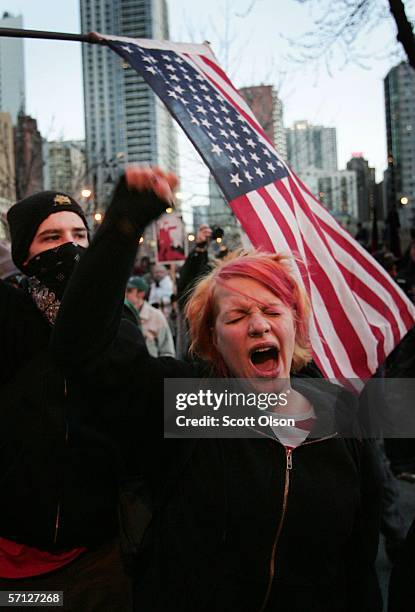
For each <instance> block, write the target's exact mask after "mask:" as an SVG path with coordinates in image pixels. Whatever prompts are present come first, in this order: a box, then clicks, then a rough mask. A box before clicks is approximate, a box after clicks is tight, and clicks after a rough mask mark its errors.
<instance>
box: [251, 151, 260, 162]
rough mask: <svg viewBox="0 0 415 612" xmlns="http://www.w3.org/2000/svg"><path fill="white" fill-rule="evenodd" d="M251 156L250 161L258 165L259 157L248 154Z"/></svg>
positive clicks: (254, 154)
mask: <svg viewBox="0 0 415 612" xmlns="http://www.w3.org/2000/svg"><path fill="white" fill-rule="evenodd" d="M249 155H250V156H251V159H253V160H254V162H256V163H258V162H259V157H258V155H257V154H256V153H250V154H249Z"/></svg>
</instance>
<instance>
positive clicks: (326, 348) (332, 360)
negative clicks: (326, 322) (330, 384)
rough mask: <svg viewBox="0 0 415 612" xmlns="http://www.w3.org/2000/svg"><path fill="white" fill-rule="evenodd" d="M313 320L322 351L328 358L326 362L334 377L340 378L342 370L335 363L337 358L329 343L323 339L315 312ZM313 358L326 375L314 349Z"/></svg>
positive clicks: (326, 373) (326, 374)
mask: <svg viewBox="0 0 415 612" xmlns="http://www.w3.org/2000/svg"><path fill="white" fill-rule="evenodd" d="M314 321H315V324H316V328H317V333H318V335H319V337H320V338H321V341H322V343H323V349H324V352H325V354H326V357H327V359H328V362H329V363H330V365H331V368H332V370H333V374H334V377H335V378H342V377H343V376H344V374H343V372H342V371H341V370H340V368H339V366H338V364H337V359H336V358H335V356H334V354H333V353H332V351H331V349H330V345H329V343H328V342H326V341H325V339H324V335H323V332H322V331H321V327H320V324H319V321H318V319H317V313H315V316H314ZM313 359H314V361H315V362H316V364H317V367H318V368H320V370H321V371H322V372H323V374H324V375H325V376H328V372H327V371H326V369H325V368H324V365H323V363H322V362H321V361H320V359H319V358H318V356H317V355H316V353H315V351H313Z"/></svg>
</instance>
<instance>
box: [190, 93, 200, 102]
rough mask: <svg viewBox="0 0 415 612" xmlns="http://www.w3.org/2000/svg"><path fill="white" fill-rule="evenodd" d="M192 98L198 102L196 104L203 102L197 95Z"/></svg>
mask: <svg viewBox="0 0 415 612" xmlns="http://www.w3.org/2000/svg"><path fill="white" fill-rule="evenodd" d="M192 97H193V100H196V102H201V101H202V100H201V99H200V98H199V96H198V95H197V94H193V96H192Z"/></svg>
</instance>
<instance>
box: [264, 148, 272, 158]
mask: <svg viewBox="0 0 415 612" xmlns="http://www.w3.org/2000/svg"><path fill="white" fill-rule="evenodd" d="M262 152H263V154H264V155H266V156H267V157H271V153H270V152H269V151H268V149H266V148H265V147H264V148H263V149H262Z"/></svg>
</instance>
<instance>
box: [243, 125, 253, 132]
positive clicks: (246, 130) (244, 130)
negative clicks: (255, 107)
mask: <svg viewBox="0 0 415 612" xmlns="http://www.w3.org/2000/svg"><path fill="white" fill-rule="evenodd" d="M241 130H242V131H243V132H245V134H250V133H251V130H250V129H249V128H247V127H246V125H243V126H242V127H241Z"/></svg>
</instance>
